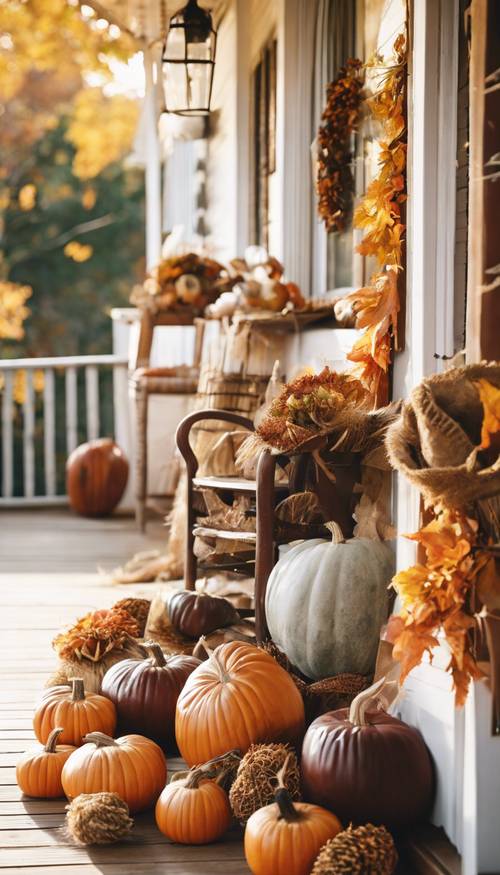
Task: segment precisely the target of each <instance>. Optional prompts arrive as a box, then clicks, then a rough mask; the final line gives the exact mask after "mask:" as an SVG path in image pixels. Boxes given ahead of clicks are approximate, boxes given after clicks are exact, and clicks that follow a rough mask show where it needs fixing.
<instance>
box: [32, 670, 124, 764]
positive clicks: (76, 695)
mask: <svg viewBox="0 0 500 875" xmlns="http://www.w3.org/2000/svg"><path fill="white" fill-rule="evenodd" d="M56 726H62V728H63V732H62V733H61V737H60V739H59V740H60V742H61V744H74V745H75V746H77V747H78V745H80V744H82V742H83V736H84V735H87V733H88V732H94V730H98V731H100V732H106V733H107V734H108V735H113V733H114V731H115V728H116V710H115V706H114V705H113V702H110V700H109V699H106V698H105V696H99V695H98V694H97V693H86V692H85V689H84V686H83V681H82V679H81V678H73V679H72V681H71V688H68V687H67V686H60V687H49V688H48V689H47V690H46V691H45V693H44V694H43V696H42V700H41V702H40V704H39V706H38V708H37V709H36V711H35V714H34V717H33V729H34V731H35V735H36V737H37V738H38V741H41V742H42V744H45V742H46V741H47V739H48V737H49V735H50V733H51V732H52V730H53V729H55V728H56Z"/></svg>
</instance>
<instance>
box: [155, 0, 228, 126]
mask: <svg viewBox="0 0 500 875" xmlns="http://www.w3.org/2000/svg"><path fill="white" fill-rule="evenodd" d="M216 42H217V34H216V32H215V30H214V28H213V27H212V16H211V15H210V13H209V12H206V11H205V10H204V9H200V7H199V6H198V3H197V2H196V0H189V3H188V4H187V5H186V6H185V7H184V9H181V10H180V12H178V13H177V15H175V16H174V17H173V18H172V20H171V22H170V27H169V31H168V34H167V38H166V40H165V46H164V48H163V56H162V68H163V89H164V93H165V111H166V112H172V113H176V114H177V115H185V116H196V115H208V113H209V112H210V98H211V96H212V82H213V78H214V66H215V47H216Z"/></svg>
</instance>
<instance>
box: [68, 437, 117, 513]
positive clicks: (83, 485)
mask: <svg viewBox="0 0 500 875" xmlns="http://www.w3.org/2000/svg"><path fill="white" fill-rule="evenodd" d="M127 479H128V462H127V459H126V458H125V455H124V453H123V451H122V450H121V449H120V447H119V446H117V444H115V442H114V441H112V440H111V439H110V438H99V440H94V441H89V442H88V443H85V444H81V445H80V446H79V447H77V448H76V450H73V452H72V453H71V455H70V456H69V458H68V461H67V462H66V489H67V493H68V498H69V503H70V505H71V507H72V508H73V510H75V511H76V512H77V513H79V514H81V515H82V516H89V517H99V516H107V515H108V514H110V513H111V512H112V511H113V510H114V508H115V507H116V505H117V504H118V502H119V501H120V499H121V497H122V495H123V493H124V491H125V486H126V485H127Z"/></svg>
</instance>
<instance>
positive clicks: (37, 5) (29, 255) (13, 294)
mask: <svg viewBox="0 0 500 875" xmlns="http://www.w3.org/2000/svg"><path fill="white" fill-rule="evenodd" d="M136 51H137V47H136V46H135V45H134V42H133V40H132V38H131V37H129V36H128V35H127V34H124V33H123V32H122V31H120V29H119V28H118V27H117V26H116V25H115V24H113V23H110V22H108V21H106V20H105V19H102V18H101V19H100V18H99V17H98V16H97V15H96V14H95V13H94V11H93V10H92V9H91V8H90V7H88V6H80V5H79V4H78V2H77V0H24V2H23V0H9V2H7V3H4V4H3V5H0V83H1V85H0V345H1V353H0V355H1V357H20V356H24V355H28V356H40V355H56V354H57V355H71V354H84V353H97V352H110V351H111V324H110V320H109V317H108V313H109V310H110V308H111V307H112V306H119V305H126V304H127V303H128V295H129V291H130V288H131V286H132V285H133V283H134V282H135V281H136V280H137V278H140V277H141V276H142V272H143V267H144V265H143V252H144V241H143V227H144V225H143V194H144V193H143V173H142V170H140V169H139V168H138V167H134V166H130V164H129V163H127V160H126V159H127V156H128V155H129V153H130V151H131V148H132V143H133V138H134V133H135V129H136V125H137V119H138V111H139V102H138V99H137V97H138V93H139V90H140V89H138V87H137V83H135V82H134V81H133V80H132V79H131V76H130V74H129V75H128V79H127V75H125V76H123V71H124V70H125V73H126V72H127V68H125V65H124V62H125V61H127V59H128V58H130V57H131V56H133V55H134V53H135V52H136ZM121 80H122V81H121ZM110 254H111V257H110Z"/></svg>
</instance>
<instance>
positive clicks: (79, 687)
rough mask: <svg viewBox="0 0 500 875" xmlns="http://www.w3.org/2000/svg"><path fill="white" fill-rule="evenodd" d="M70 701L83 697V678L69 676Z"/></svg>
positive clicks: (77, 700)
mask: <svg viewBox="0 0 500 875" xmlns="http://www.w3.org/2000/svg"><path fill="white" fill-rule="evenodd" d="M71 687H72V690H73V692H72V694H71V701H72V702H81V701H83V699H84V698H85V687H84V685H83V678H71Z"/></svg>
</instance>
